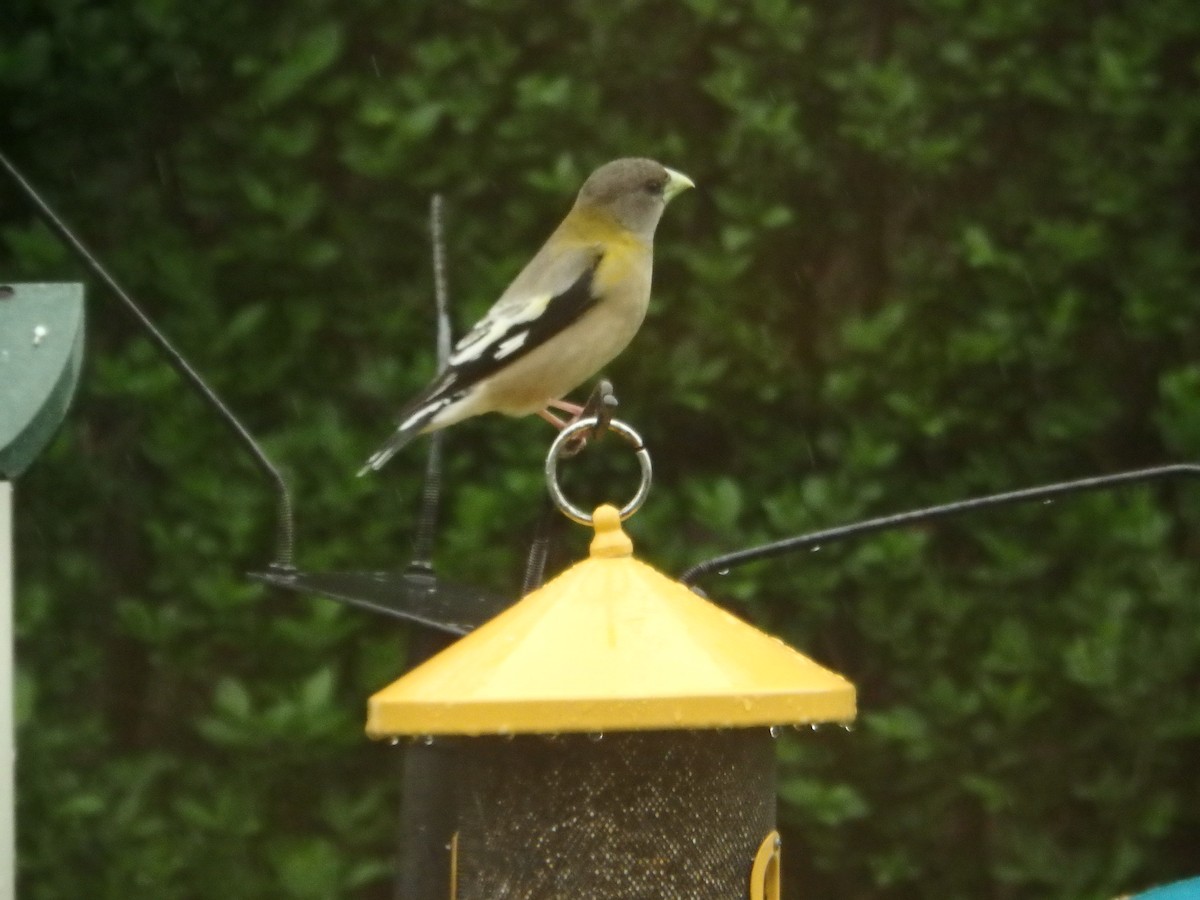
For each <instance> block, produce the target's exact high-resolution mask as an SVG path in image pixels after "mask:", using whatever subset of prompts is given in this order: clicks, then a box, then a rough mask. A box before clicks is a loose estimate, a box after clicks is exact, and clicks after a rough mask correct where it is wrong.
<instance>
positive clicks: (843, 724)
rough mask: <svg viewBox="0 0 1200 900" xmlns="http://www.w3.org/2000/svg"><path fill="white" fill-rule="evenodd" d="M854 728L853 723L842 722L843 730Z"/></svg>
mask: <svg viewBox="0 0 1200 900" xmlns="http://www.w3.org/2000/svg"><path fill="white" fill-rule="evenodd" d="M853 730H854V726H853V725H851V724H850V723H849V722H843V723H842V731H853Z"/></svg>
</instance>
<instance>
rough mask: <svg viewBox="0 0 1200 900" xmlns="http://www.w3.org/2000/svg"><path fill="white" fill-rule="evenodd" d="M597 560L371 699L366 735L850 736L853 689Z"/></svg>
mask: <svg viewBox="0 0 1200 900" xmlns="http://www.w3.org/2000/svg"><path fill="white" fill-rule="evenodd" d="M594 520H595V528H596V537H595V539H594V540H593V542H592V547H591V556H590V558H588V559H586V560H584V561H582V562H580V563H577V564H576V565H574V566H572V567H571V568H570V569H568V570H567V571H566V572H563V573H562V574H561V575H559V576H558V577H557V578H555V579H553V580H552V581H550V582H549V583H548V584H546V585H544V586H543V587H542V588H540V589H539V590H536V591H534V592H533V593H531V594H529V595H528V596H526V597H524V598H523V599H521V600H520V601H518V602H517V603H516V604H515V605H513V606H512V607H510V608H509V609H508V610H506V611H505V612H503V613H501V614H500V615H498V616H496V618H494V619H492V620H491V621H490V622H487V623H486V624H484V625H482V626H481V627H479V628H478V629H476V630H475V631H473V632H472V633H470V634H468V635H467V636H466V637H464V638H462V639H461V640H459V641H458V642H457V643H455V644H453V645H452V646H451V647H449V648H447V649H446V650H444V651H442V652H441V653H440V654H438V655H437V656H435V657H433V658H432V659H430V660H428V661H427V662H425V663H424V664H423V665H421V666H419V667H417V668H416V669H414V670H413V671H412V672H410V673H408V674H407V675H406V676H404V677H403V678H401V679H400V680H398V681H396V682H394V683H392V684H391V685H389V686H388V687H386V688H384V689H383V690H381V691H379V692H378V693H377V694H375V695H374V696H372V697H371V698H370V701H369V705H368V716H367V733H368V734H369V735H371V736H372V737H389V736H394V735H451V734H454V735H481V734H529V733H542V734H555V733H563V732H579V731H587V732H603V731H608V730H621V731H630V730H643V729H707V728H733V727H751V726H765V725H793V724H796V725H798V724H805V723H816V722H831V721H834V722H847V721H850V720H851V719H853V718H854V715H855V693H854V686H853V685H852V684H851V683H850V682H849V681H847V680H846V679H845V678H843V677H842V676H840V675H838V674H836V673H834V672H831V671H829V670H828V669H826V668H823V667H822V666H820V665H818V664H817V663H815V662H813V661H812V660H811V659H808V658H807V657H805V656H803V655H801V654H799V653H797V652H796V651H795V650H792V649H791V648H790V647H788V646H787V645H786V644H784V643H783V642H782V641H780V640H778V639H777V638H773V637H771V636H769V635H766V634H764V633H763V632H761V631H759V630H757V629H756V628H754V627H752V626H750V625H748V624H746V623H745V622H743V621H742V620H741V619H738V618H737V617H736V616H733V615H732V614H730V613H728V612H726V611H725V610H723V609H721V608H720V607H718V606H716V605H714V604H712V603H709V602H708V601H706V600H704V599H702V598H700V597H699V596H697V595H696V594H694V593H693V592H692V591H690V590H689V589H688V588H686V587H684V586H683V585H681V584H679V583H678V582H676V581H672V580H671V579H669V578H667V577H666V576H664V575H662V574H660V573H659V572H657V571H655V570H654V569H652V568H651V567H650V566H647V565H646V564H645V563H642V562H639V561H638V560H636V559H633V557H632V552H633V545H632V542H631V541H630V540H629V538H628V536H626V534H625V533H624V531H623V530H622V529H621V524H620V517H619V516H618V514H617V511H616V510H615V509H614V508H613V507H611V506H602V507H600V508H599V509H597V510H596V513H595V516H594Z"/></svg>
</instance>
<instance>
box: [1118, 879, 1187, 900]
mask: <svg viewBox="0 0 1200 900" xmlns="http://www.w3.org/2000/svg"><path fill="white" fill-rule="evenodd" d="M1129 900H1200V878H1189V879H1188V880H1187V881H1176V882H1175V883H1174V884H1164V885H1163V886H1162V887H1156V888H1151V889H1150V890H1148V891H1143V892H1142V893H1140V894H1132V895H1131V896H1130V898H1129Z"/></svg>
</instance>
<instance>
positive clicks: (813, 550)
mask: <svg viewBox="0 0 1200 900" xmlns="http://www.w3.org/2000/svg"><path fill="white" fill-rule="evenodd" d="M820 550H821V545H820V544H815V545H813V546H812V547H811V548H810V549H809V551H808V552H809V553H818V552H820Z"/></svg>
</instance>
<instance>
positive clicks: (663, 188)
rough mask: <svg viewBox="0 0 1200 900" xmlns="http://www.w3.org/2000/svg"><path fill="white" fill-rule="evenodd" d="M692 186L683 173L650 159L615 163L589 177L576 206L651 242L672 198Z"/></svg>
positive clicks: (632, 159) (603, 166)
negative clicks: (610, 219) (602, 216)
mask: <svg viewBox="0 0 1200 900" xmlns="http://www.w3.org/2000/svg"><path fill="white" fill-rule="evenodd" d="M695 186H696V185H695V184H694V183H693V182H692V180H691V179H690V178H688V177H687V176H686V175H684V174H683V173H681V172H676V171H675V170H674V169H668V168H667V167H666V166H664V165H663V164H662V163H658V162H655V161H654V160H652V159H637V158H630V159H616V160H613V161H612V162H610V163H605V164H604V165H602V166H601V167H600V168H598V169H597V170H596V171H595V172H593V173H592V174H591V175H589V176H588V179H587V181H585V182H584V183H583V187H582V188H580V189H579V198H578V199H577V200H576V201H575V205H576V207H577V208H580V209H582V210H584V211H586V212H591V213H599V214H601V215H605V216H608V217H610V218H612V219H614V220H615V221H616V222H617V223H618V224H620V225H621V226H623V227H624V228H627V229H628V230H630V231H632V232H633V233H634V234H636V235H638V236H639V237H642V238H645V239H646V240H650V239H651V238H653V237H654V229H655V228H656V227H657V226H658V220H659V218H660V217H661V216H662V212H663V209H665V208H666V205H667V203H668V202H669V201H670V200H671V198H672V197H674V196H675V195H676V194H678V193H680V192H681V191H685V190H687V189H688V188H690V187H695Z"/></svg>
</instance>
